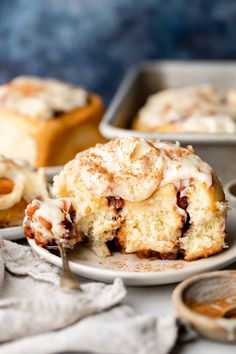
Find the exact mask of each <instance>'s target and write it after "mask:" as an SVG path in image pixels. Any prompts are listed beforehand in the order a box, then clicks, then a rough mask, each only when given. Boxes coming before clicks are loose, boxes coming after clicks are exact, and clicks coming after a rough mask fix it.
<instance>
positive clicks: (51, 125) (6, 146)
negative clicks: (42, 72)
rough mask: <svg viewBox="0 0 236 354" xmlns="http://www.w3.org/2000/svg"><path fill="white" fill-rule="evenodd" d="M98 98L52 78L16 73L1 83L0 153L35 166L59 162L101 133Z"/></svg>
mask: <svg viewBox="0 0 236 354" xmlns="http://www.w3.org/2000/svg"><path fill="white" fill-rule="evenodd" d="M103 110H104V109H103V104H102V101H101V99H100V98H99V97H98V96H97V95H95V94H93V93H89V92H87V91H86V90H84V89H82V88H80V87H75V86H72V85H69V84H66V83H63V82H61V81H58V80H55V79H43V78H37V77H30V76H28V77H27V76H22V77H18V78H16V79H14V80H12V81H10V82H9V83H6V84H4V85H1V86H0V154H4V155H6V156H9V157H11V158H21V159H25V160H27V161H28V162H29V163H30V164H31V165H33V166H37V167H38V166H54V165H62V164H64V163H65V162H67V161H69V160H70V159H72V158H73V157H74V156H75V154H76V153H77V152H78V151H81V150H83V149H86V148H88V147H89V146H92V145H94V144H95V143H98V142H104V139H103V138H102V137H101V136H100V134H99V132H98V123H99V121H100V119H101V117H102V114H103Z"/></svg>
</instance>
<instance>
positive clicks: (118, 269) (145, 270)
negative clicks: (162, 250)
mask: <svg viewBox="0 0 236 354" xmlns="http://www.w3.org/2000/svg"><path fill="white" fill-rule="evenodd" d="M227 230H228V234H229V237H228V243H229V248H227V249H225V250H224V251H223V252H221V253H219V254H217V255H215V256H212V257H209V258H206V259H200V260H197V261H193V262H185V261H182V260H177V261H173V260H167V261H162V260H144V259H139V258H138V257H137V256H135V255H132V254H131V255H122V254H120V253H115V254H114V255H113V256H112V257H107V258H106V259H100V258H98V257H96V256H95V255H94V254H93V253H92V252H91V251H90V250H88V249H87V248H85V247H83V246H78V247H77V248H76V249H75V250H73V251H71V252H70V253H69V254H68V257H69V261H70V266H71V269H72V270H73V271H74V272H75V273H76V274H78V275H81V276H83V277H86V278H90V279H94V280H99V281H103V282H112V281H113V280H114V279H115V278H117V277H120V278H122V279H123V280H124V282H125V284H127V285H132V286H146V285H160V284H171V283H176V282H179V281H182V280H184V279H186V278H187V277H189V276H192V275H195V274H198V273H202V272H205V271H211V270H216V269H220V268H223V267H225V266H227V265H229V264H230V263H233V262H234V261H236V237H235V232H236V212H235V211H234V212H231V213H230V215H229V218H228V222H227ZM28 241H29V244H30V246H31V247H32V249H33V250H34V251H35V252H36V253H38V254H39V255H40V256H41V257H42V258H44V259H45V260H47V261H48V262H50V263H53V264H55V265H57V266H59V267H61V258H60V257H59V256H57V255H55V254H52V253H50V252H49V251H48V250H46V249H44V248H42V247H39V246H37V245H36V243H35V242H34V240H28Z"/></svg>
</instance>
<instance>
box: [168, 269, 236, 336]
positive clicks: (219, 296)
mask: <svg viewBox="0 0 236 354" xmlns="http://www.w3.org/2000/svg"><path fill="white" fill-rule="evenodd" d="M172 301H173V304H174V306H175V309H176V311H177V313H178V315H179V316H180V317H181V318H182V319H184V320H185V321H187V322H189V323H190V324H191V325H192V327H193V328H195V329H196V330H197V331H198V332H199V333H201V334H202V335H203V336H205V337H208V338H210V339H212V340H216V341H223V342H236V313H235V316H234V315H233V317H231V318H225V317H222V316H223V314H224V312H225V311H227V310H228V309H229V308H230V307H231V308H232V307H233V306H234V305H235V306H236V270H225V271H217V272H209V273H204V274H200V275H196V276H193V277H191V278H189V279H187V280H185V281H183V282H182V283H180V284H179V285H178V286H177V287H176V288H175V290H174V292H173V295H172Z"/></svg>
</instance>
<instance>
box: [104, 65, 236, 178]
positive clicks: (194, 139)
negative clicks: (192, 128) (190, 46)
mask: <svg viewBox="0 0 236 354" xmlns="http://www.w3.org/2000/svg"><path fill="white" fill-rule="evenodd" d="M205 83H209V84H212V85H214V86H216V87H219V88H225V89H227V88H233V87H235V88H236V62H232V61H188V62H182V61H171V62H170V61H154V62H143V63H141V64H139V65H137V66H135V67H134V68H132V69H131V70H130V71H129V72H128V73H127V75H126V76H125V78H124V80H123V82H122V83H121V85H120V87H119V89H118V91H117V93H116V95H115V96H114V99H113V100H112V102H111V104H110V106H109V107H108V110H107V112H106V114H105V116H104V118H103V120H102V121H101V123H100V132H101V133H102V135H103V136H104V137H106V138H108V139H112V138H115V137H121V136H139V137H144V138H149V139H159V140H169V141H180V142H181V145H188V144H192V145H193V147H194V149H195V151H196V153H198V154H199V155H200V156H201V157H202V158H203V159H205V160H206V161H208V162H209V164H210V165H212V166H213V167H214V169H215V170H216V172H217V174H218V175H219V176H220V178H221V180H222V182H223V183H226V182H228V181H229V180H230V179H232V178H235V177H236V134H202V133H194V134H193V133H191V134H190V133H153V132H152V133H144V132H138V131H135V130H132V129H130V126H131V121H132V119H133V118H134V117H135V115H136V114H137V111H138V110H139V108H141V107H142V106H143V105H144V103H145V101H146V99H147V97H148V96H149V95H151V94H153V93H155V92H157V91H160V90H163V89H166V88H173V87H184V86H192V85H199V84H205Z"/></svg>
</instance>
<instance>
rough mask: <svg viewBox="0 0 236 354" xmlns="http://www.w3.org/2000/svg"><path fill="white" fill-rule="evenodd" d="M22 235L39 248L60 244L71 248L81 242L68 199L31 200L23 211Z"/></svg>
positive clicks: (71, 205) (71, 204)
mask: <svg viewBox="0 0 236 354" xmlns="http://www.w3.org/2000/svg"><path fill="white" fill-rule="evenodd" d="M23 227H24V234H25V236H27V237H28V238H33V239H35V241H36V243H37V244H38V245H40V246H46V245H48V244H49V245H53V244H55V243H57V242H60V243H61V244H62V245H63V246H64V247H66V248H73V247H74V246H75V244H76V243H78V242H80V241H81V235H80V232H79V231H78V229H77V226H76V224H75V208H74V205H73V202H72V201H71V200H70V199H47V200H45V201H40V200H37V199H35V200H33V201H32V203H30V204H29V205H28V206H27V208H26V210H25V218H24V221H23Z"/></svg>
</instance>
